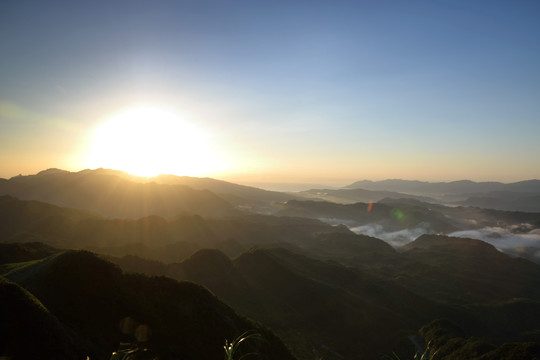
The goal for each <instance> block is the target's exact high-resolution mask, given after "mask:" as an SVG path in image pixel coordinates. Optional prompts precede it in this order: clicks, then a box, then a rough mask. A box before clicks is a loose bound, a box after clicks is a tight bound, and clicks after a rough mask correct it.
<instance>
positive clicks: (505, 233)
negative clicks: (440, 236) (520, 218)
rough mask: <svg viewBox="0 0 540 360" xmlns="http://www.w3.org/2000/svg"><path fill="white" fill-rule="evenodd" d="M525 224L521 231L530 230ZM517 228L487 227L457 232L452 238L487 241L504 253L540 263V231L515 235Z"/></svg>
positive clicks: (534, 230)
mask: <svg viewBox="0 0 540 360" xmlns="http://www.w3.org/2000/svg"><path fill="white" fill-rule="evenodd" d="M528 228H530V226H528V224H523V225H522V226H521V227H520V229H528ZM515 230H516V229H515V228H511V229H506V228H501V227H485V228H482V229H477V230H463V231H456V232H453V233H451V234H448V235H450V236H458V237H467V238H472V239H478V240H482V241H485V242H487V243H489V244H491V245H493V246H495V247H496V248H497V249H500V250H501V251H503V252H508V253H512V254H515V255H523V256H525V257H528V258H531V260H534V261H536V262H539V261H540V229H533V230H530V231H527V232H520V233H515V232H513V231H515Z"/></svg>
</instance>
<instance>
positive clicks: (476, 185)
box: [345, 179, 540, 196]
mask: <svg viewBox="0 0 540 360" xmlns="http://www.w3.org/2000/svg"><path fill="white" fill-rule="evenodd" d="M345 188H346V189H366V190H374V191H397V192H402V193H407V194H417V195H428V196H429V195H436V196H441V195H454V194H472V193H487V192H492V191H511V192H521V193H540V180H526V181H519V182H515V183H509V184H505V183H501V182H474V181H470V180H460V181H451V182H426V181H416V180H412V181H411V180H399V179H392V180H382V181H370V180H361V181H357V182H355V183H352V184H350V185H348V186H345Z"/></svg>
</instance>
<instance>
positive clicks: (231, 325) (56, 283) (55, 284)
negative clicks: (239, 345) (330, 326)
mask: <svg viewBox="0 0 540 360" xmlns="http://www.w3.org/2000/svg"><path fill="white" fill-rule="evenodd" d="M5 276H6V278H8V279H9V280H10V281H13V282H15V283H17V284H18V286H16V285H9V284H11V283H8V285H9V286H11V287H14V286H16V288H17V289H21V287H22V288H25V289H26V291H25V290H22V289H21V290H20V291H19V293H22V294H24V296H19V297H22V301H21V300H17V301H14V302H15V303H16V304H23V305H24V301H26V302H29V301H33V303H34V304H36V305H35V306H34V308H35V309H38V310H39V309H41V310H40V311H41V312H42V313H43V314H50V315H47V316H49V318H51V319H52V320H47V321H48V322H43V321H38V322H27V323H21V325H20V326H21V327H22V328H21V331H20V332H18V333H13V334H11V335H10V336H11V337H8V339H9V342H8V345H9V346H11V347H16V346H15V345H13V344H22V343H24V342H25V341H30V340H31V339H32V338H31V337H26V334H33V333H38V334H39V333H47V332H50V333H51V334H52V335H51V336H49V337H45V339H50V342H51V344H50V346H49V347H45V348H43V349H41V350H40V351H42V352H44V355H43V356H35V357H34V358H53V357H54V352H53V350H51V349H54V348H58V347H62V346H64V345H63V344H64V343H63V342H62V341H64V340H65V337H66V336H67V335H64V336H63V334H68V335H70V336H71V337H68V338H69V339H71V343H70V344H72V346H71V347H66V351H72V352H75V353H78V354H85V355H88V356H90V358H92V359H107V358H108V356H109V355H110V353H111V352H112V351H113V350H115V349H116V348H117V346H118V345H119V343H120V342H121V341H132V342H136V341H137V340H138V341H143V342H144V343H145V344H146V346H148V347H150V348H152V349H153V350H154V351H155V352H156V353H158V354H159V355H160V358H162V359H173V358H197V359H208V360H209V359H216V358H218V359H219V358H220V357H223V346H224V343H225V340H229V341H231V340H233V339H234V338H235V337H237V336H238V335H240V334H241V333H243V332H245V331H247V330H251V329H255V330H256V331H257V332H259V333H261V334H262V336H263V338H264V339H265V340H264V341H259V342H252V343H250V344H247V345H246V351H255V352H257V353H259V354H260V356H261V357H262V358H265V359H278V358H279V359H292V356H291V355H290V353H289V352H288V350H287V349H286V348H285V347H284V346H283V344H282V343H281V342H280V341H279V339H278V338H277V337H275V336H274V335H273V334H272V333H271V332H269V331H268V330H266V329H265V328H263V327H261V325H258V324H255V323H253V322H251V321H249V320H247V319H246V318H243V317H240V316H238V315H237V314H236V313H235V312H234V311H233V310H232V309H231V308H229V307H228V306H226V305H225V304H224V303H222V302H220V301H219V300H218V299H217V298H216V297H215V296H213V295H212V294H211V293H209V292H208V291H207V290H206V289H204V288H203V287H201V286H200V285H197V284H194V283H189V282H177V281H175V280H172V279H169V278H164V277H157V278H156V277H155V278H152V277H147V276H143V275H135V274H132V275H125V274H122V272H121V271H120V269H118V268H117V267H116V266H114V265H113V264H112V263H109V262H107V261H105V260H103V259H101V258H99V257H97V256H96V255H94V254H92V253H89V252H81V251H70V252H64V253H60V254H57V255H53V256H51V257H47V258H44V259H42V260H40V261H35V262H34V263H30V264H26V265H25V266H20V267H12V269H11V270H10V271H9V272H8V273H6V274H5ZM2 294H3V292H2ZM30 294H31V295H30ZM24 299H28V300H24ZM36 299H39V300H36ZM2 301H3V304H4V303H7V304H9V302H8V301H6V300H5V299H2ZM41 304H42V305H41ZM17 306H19V305H17ZM21 306H22V305H21ZM2 309H4V306H2ZM23 311H24V312H25V313H26V311H27V310H23ZM36 311H37V310H36ZM34 312H35V311H34ZM31 314H32V312H28V315H31ZM8 316H9V314H3V317H4V318H6V317H7V321H13V320H10V318H9V317H8ZM54 319H57V321H56V320H54ZM55 321H56V322H55ZM51 324H52V325H51ZM55 324H57V325H55ZM54 326H57V327H58V328H59V329H60V330H58V331H56V332H51V329H53V328H54ZM62 329H66V330H65V332H63V330H62ZM55 334H57V335H55ZM53 335H54V336H53ZM62 336H63V337H62ZM51 337H54V338H51ZM65 341H67V340H65ZM38 344H40V343H38ZM8 348H10V347H8ZM70 349H71V350H70ZM6 354H8V353H6ZM60 358H61V357H60ZM66 358H68V357H66ZM71 358H74V357H71Z"/></svg>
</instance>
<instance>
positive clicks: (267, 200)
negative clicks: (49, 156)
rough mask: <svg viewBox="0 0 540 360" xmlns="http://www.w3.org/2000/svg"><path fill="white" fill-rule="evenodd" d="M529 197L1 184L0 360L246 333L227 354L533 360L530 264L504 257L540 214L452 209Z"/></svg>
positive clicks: (63, 176) (77, 180)
mask: <svg viewBox="0 0 540 360" xmlns="http://www.w3.org/2000/svg"><path fill="white" fill-rule="evenodd" d="M370 184H371V185H370ZM382 185H385V186H389V185H393V186H394V188H390V187H381V186H382ZM537 185H538V184H537V182H536V181H529V182H522V183H516V184H500V183H485V184H480V185H479V183H472V182H468V181H463V182H454V183H439V184H432V183H422V182H403V181H387V182H382V183H369V182H362V183H361V184H356V185H355V186H365V188H362V189H341V190H335V191H332V192H331V191H326V190H320V189H319V190H313V191H307V192H304V193H298V194H284V193H278V192H268V191H265V190H261V189H256V188H251V187H245V186H241V185H236V184H232V183H227V182H223V181H219V180H214V179H209V178H204V179H201V178H189V177H175V176H160V177H157V178H140V177H135V176H131V175H128V174H125V173H122V172H118V171H114V170H106V169H98V170H85V171H81V172H78V173H71V172H66V171H62V170H58V169H49V170H46V171H44V172H41V173H39V174H37V175H31V176H19V177H15V178H12V179H9V180H5V179H0V276H1V278H0V305H1V306H0V323H1V324H2V327H1V328H2V329H3V330H2V331H3V332H2V333H1V334H0V335H1V336H0V357H3V356H8V357H11V358H44V359H47V358H55V359H56V358H66V359H68V358H70V359H71V358H85V357H86V356H89V357H90V358H91V359H100V358H104V359H105V358H108V357H109V356H110V353H111V352H112V351H114V350H115V349H116V348H117V346H118V345H119V343H120V342H124V341H128V342H142V344H143V345H144V346H147V347H150V348H151V349H152V350H154V351H155V352H157V353H158V354H159V355H160V358H163V359H169V358H170V359H178V358H180V359H207V358H208V359H210V358H212V359H213V358H216V357H217V358H219V357H220V356H223V345H224V344H225V340H229V341H230V340H232V339H234V338H235V337H236V336H238V335H240V334H241V333H242V332H244V331H246V330H250V329H255V330H256V331H257V332H259V333H261V334H262V335H263V338H264V339H265V340H264V341H262V342H258V341H254V342H251V341H250V342H249V344H247V343H246V349H245V351H246V352H245V353H242V354H240V356H241V355H243V354H247V353H249V352H255V353H257V355H258V356H259V357H261V358H267V359H273V358H278V357H279V358H284V359H292V358H293V356H296V357H298V358H325V359H329V360H338V359H339V360H343V359H377V360H379V359H381V358H382V357H385V356H392V353H393V352H395V353H396V354H397V356H399V357H400V358H401V359H408V358H412V357H413V356H414V354H415V353H418V354H420V355H422V354H425V355H428V354H429V355H430V357H431V358H432V359H437V358H443V357H445V358H448V359H450V358H451V359H459V358H467V359H470V358H478V359H483V360H488V359H489V360H490V359H523V358H534V356H539V354H538V348H539V347H538V344H540V331H539V330H538V324H537V319H538V318H540V291H539V290H538V289H540V265H538V264H535V263H533V262H531V261H528V260H525V259H524V258H522V257H516V255H517V256H524V257H528V258H530V259H532V260H534V261H538V260H539V259H540V257H537V256H536V254H537V252H538V251H540V249H539V248H536V247H535V246H536V245H537V240H536V239H537V237H538V234H539V231H540V213H538V212H537V213H535V212H524V211H505V210H500V209H499V210H497V209H485V208H481V207H474V206H466V205H465V204H466V203H467V201H468V200H467V199H471V198H472V197H473V196H476V195H477V194H481V195H482V196H485V197H486V198H487V199H491V198H493V197H497V196H498V197H499V200H505V201H512V199H514V195H515V194H520V196H522V198H523V199H528V201H530V202H531V203H534V199H535V198H534V196H533V195H534V194H535V192H536V191H537V190H536V186H537ZM370 186H371V187H370ZM415 191H417V192H418V193H415ZM465 191H467V192H468V193H465ZM508 193H510V195H507V194H508ZM475 194H476V195H475ZM306 197H307V198H308V200H306ZM302 199H304V200H302ZM362 199H365V200H363V201H360V200H362ZM368 199H369V201H368ZM374 199H375V200H374ZM449 201H463V203H462V204H461V205H456V203H454V204H453V205H449ZM524 201H525V200H524ZM523 204H524V202H520V203H519V204H517V205H516V206H517V207H522V206H523ZM495 205H496V204H492V205H491V206H493V207H494V208H496V206H495ZM533 205H534V204H533ZM473 232H476V233H478V234H480V233H481V234H482V236H483V237H485V238H486V239H485V241H489V242H490V243H491V244H494V245H490V244H488V243H487V242H484V241H480V240H475V239H472V238H469V237H467V234H468V233H473ZM449 234H460V237H457V236H448V235H449ZM395 237H397V238H398V240H399V237H402V238H403V239H404V240H403V241H402V240H399V241H397V240H395ZM483 237H481V238H483ZM383 240H384V241H383ZM390 244H391V245H392V246H391V245H390ZM523 244H525V245H527V246H526V247H525V246H521V245H523ZM80 249H84V250H85V251H81V250H80ZM88 250H89V251H91V252H89V251H88ZM501 251H505V252H506V253H511V254H512V255H513V256H512V257H511V256H508V255H507V254H505V253H503V252H501ZM97 254H100V255H97ZM115 264H116V265H115ZM117 266H120V267H121V268H122V269H123V270H124V271H125V272H122V271H121V270H120V268H119V267H117ZM208 290H209V291H210V292H209V291H208ZM233 309H234V310H233ZM14 314H21V315H20V316H16V315H14ZM238 314H241V315H238ZM246 317H249V318H251V319H253V320H248V319H247V318H246ZM33 319H35V320H36V321H32V320H33ZM263 324H264V325H263ZM265 326H267V327H268V328H266V327H265ZM6 329H10V330H11V331H9V332H8V330H6ZM136 329H138V330H136ZM268 329H271V330H268ZM274 333H275V334H277V336H279V338H280V339H282V341H283V342H281V341H280V340H279V339H278V338H277V337H276V335H273V334H274ZM28 343H30V344H32V346H27V344H28ZM284 344H285V345H284ZM287 348H289V349H290V351H291V352H289V350H287ZM291 353H292V354H293V355H291ZM443 355H444V356H443Z"/></svg>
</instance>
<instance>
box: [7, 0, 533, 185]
mask: <svg viewBox="0 0 540 360" xmlns="http://www.w3.org/2000/svg"><path fill="white" fill-rule="evenodd" d="M539 18H540V3H538V2H536V1H274V2H268V1H195V0H193V1H95V2H88V3H83V2H79V1H46V2H43V1H20V0H18V1H15V0H13V1H12V0H6V1H2V2H1V3H0V44H2V45H1V48H2V51H1V52H0V104H1V105H0V121H1V122H0V141H2V143H3V144H4V145H3V146H2V147H3V150H2V151H1V153H0V161H1V162H2V163H3V164H4V165H1V166H0V177H10V176H13V175H16V174H18V173H33V172H36V171H39V170H41V169H43V168H46V167H51V166H55V167H62V168H68V169H69V170H80V169H82V168H84V167H85V164H84V162H83V161H82V158H83V157H84V151H85V146H84V144H86V143H87V142H88V141H89V140H88V135H87V134H88V132H89V131H91V129H92V128H93V127H95V126H96V124H98V123H99V122H100V121H103V119H104V118H106V117H107V116H108V115H110V114H112V113H114V112H116V111H118V109H121V108H129V107H130V106H135V105H136V104H138V103H151V104H157V106H161V105H164V106H168V107H171V106H172V107H174V108H175V109H180V111H183V112H185V113H187V114H189V119H190V121H192V122H194V123H196V124H197V125H198V126H200V127H201V128H204V129H206V130H205V131H208V132H209V133H211V134H212V141H213V143H214V145H215V146H214V147H215V149H214V150H215V151H216V152H219V153H220V154H221V156H222V157H225V158H227V159H228V163H229V166H228V170H227V171H225V172H221V173H219V172H215V173H212V171H211V170H212V169H208V173H207V174H188V175H201V176H202V175H209V176H215V177H221V178H225V179H230V180H236V181H244V182H256V181H265V182H271V181H280V182H283V181H291V182H297V181H301V182H326V183H331V182H333V183H336V184H338V183H343V184H346V183H347V182H348V181H350V180H351V181H354V180H358V179H365V178H367V179H384V178H405V179H420V180H433V181H435V180H457V179H463V178H470V179H473V180H487V179H490V180H500V181H515V180H523V179H530V178H540V160H539V159H540V141H539V140H540V135H539V134H540V101H539V100H540V22H539V21H538V19H539ZM2 109H3V110H2ZM173 155H174V154H167V155H166V156H171V159H178V156H173ZM171 161H173V160H171ZM179 175H183V174H179Z"/></svg>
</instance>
